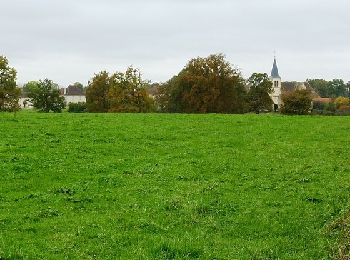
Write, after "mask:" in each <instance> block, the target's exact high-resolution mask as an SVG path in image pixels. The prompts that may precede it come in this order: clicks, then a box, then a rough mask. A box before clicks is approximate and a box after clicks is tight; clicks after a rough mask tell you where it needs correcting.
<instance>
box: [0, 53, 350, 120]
mask: <svg viewBox="0 0 350 260" xmlns="http://www.w3.org/2000/svg"><path fill="white" fill-rule="evenodd" d="M76 84H77V86H76V87H79V88H82V87H83V86H82V85H81V84H80V85H79V84H78V83H76ZM307 84H309V85H310V86H311V87H312V88H314V89H315V90H316V91H317V92H318V91H320V93H321V94H322V95H321V96H323V95H332V96H333V95H334V96H346V95H349V91H348V85H349V84H348V85H346V84H345V83H344V82H343V81H342V80H334V81H331V82H327V81H324V80H308V81H307ZM78 85H79V86H78ZM152 89H153V92H154V93H153V95H150V94H149V93H150V90H152ZM23 91H24V92H26V93H27V94H28V98H29V100H30V102H31V103H32V105H33V106H34V107H35V108H37V109H38V110H40V111H42V112H50V111H53V112H61V111H62V109H64V108H65V102H64V97H62V95H61V94H60V91H59V87H58V85H57V84H55V83H54V82H53V81H51V80H49V79H44V80H39V81H31V82H28V83H27V84H25V85H24V87H23ZM272 91H273V85H272V82H271V80H270V78H269V76H268V75H267V74H266V73H253V74H252V75H251V76H250V77H249V78H248V79H244V78H243V76H242V74H241V72H240V71H239V70H238V69H236V68H235V67H233V66H232V65H231V64H230V63H229V62H228V61H227V60H226V59H225V56H224V55H223V54H215V55H210V56H208V57H205V58H201V57H198V58H194V59H191V60H190V61H189V62H188V63H187V64H186V66H185V67H184V68H183V69H182V70H181V71H180V72H179V73H178V74H177V75H175V76H174V77H172V78H171V79H169V80H168V81H166V82H164V83H156V84H151V83H150V82H149V81H146V80H144V79H143V78H142V74H141V72H140V70H139V69H136V68H134V67H129V68H127V69H126V71H124V72H115V73H108V72H107V71H101V72H99V73H97V74H95V75H94V76H93V77H92V79H91V80H90V81H89V83H88V85H87V87H86V88H85V93H86V104H70V105H69V106H70V107H69V110H71V111H72V112H84V111H86V112H97V113H105V112H136V113H144V112H167V113H246V112H255V113H260V112H262V111H271V110H272V107H273V106H272V104H273V102H272V100H271V98H270V94H271V93H272ZM327 91H328V92H327ZM20 94H21V91H20V90H19V89H18V88H17V85H16V70H15V69H14V68H11V67H10V66H9V64H8V60H7V59H6V57H3V56H0V111H16V110H18V109H19V105H18V99H19V96H20ZM311 99H312V97H311V92H310V91H309V90H295V91H292V92H291V91H290V92H287V93H285V94H284V95H283V96H282V101H283V107H282V108H281V112H283V113H287V114H288V113H290V114H305V113H308V111H309V109H310V105H311Z"/></svg>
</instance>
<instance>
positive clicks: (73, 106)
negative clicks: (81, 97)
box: [68, 102, 87, 113]
mask: <svg viewBox="0 0 350 260" xmlns="http://www.w3.org/2000/svg"><path fill="white" fill-rule="evenodd" d="M68 112H69V113H85V112H87V108H86V103H85V102H78V103H69V104H68Z"/></svg>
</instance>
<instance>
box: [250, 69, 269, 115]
mask: <svg viewBox="0 0 350 260" xmlns="http://www.w3.org/2000/svg"><path fill="white" fill-rule="evenodd" d="M248 84H249V91H248V101H249V107H250V110H251V111H253V112H255V113H257V114H259V113H260V111H262V110H267V111H271V109H272V104H273V101H272V99H271V97H270V95H269V94H270V93H271V92H272V82H271V80H270V78H269V76H268V75H267V74H266V73H253V74H252V75H251V76H250V78H249V79H248Z"/></svg>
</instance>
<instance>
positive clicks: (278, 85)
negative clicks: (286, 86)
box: [270, 57, 282, 111]
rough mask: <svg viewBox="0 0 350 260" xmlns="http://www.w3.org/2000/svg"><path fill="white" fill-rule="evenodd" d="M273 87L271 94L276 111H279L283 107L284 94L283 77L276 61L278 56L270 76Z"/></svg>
mask: <svg viewBox="0 0 350 260" xmlns="http://www.w3.org/2000/svg"><path fill="white" fill-rule="evenodd" d="M270 79H271V81H272V83H273V87H272V93H271V94H270V97H271V99H272V101H273V104H274V105H273V109H274V111H277V110H278V109H280V107H281V103H282V101H281V94H282V79H281V77H280V75H279V73H278V67H277V62H276V57H275V58H274V61H273V67H272V71H271V77H270Z"/></svg>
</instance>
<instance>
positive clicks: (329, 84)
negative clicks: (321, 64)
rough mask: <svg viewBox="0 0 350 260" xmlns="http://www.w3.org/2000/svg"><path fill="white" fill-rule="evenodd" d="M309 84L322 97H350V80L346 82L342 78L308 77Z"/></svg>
mask: <svg viewBox="0 0 350 260" xmlns="http://www.w3.org/2000/svg"><path fill="white" fill-rule="evenodd" d="M306 82H307V84H309V86H310V87H312V88H313V89H314V90H315V91H316V92H317V93H318V94H319V95H320V96H321V97H322V98H336V97H341V96H343V97H350V92H349V88H350V82H348V83H347V84H345V82H344V81H343V80H342V79H334V80H332V81H327V80H324V79H308V80H307V81H306Z"/></svg>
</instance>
